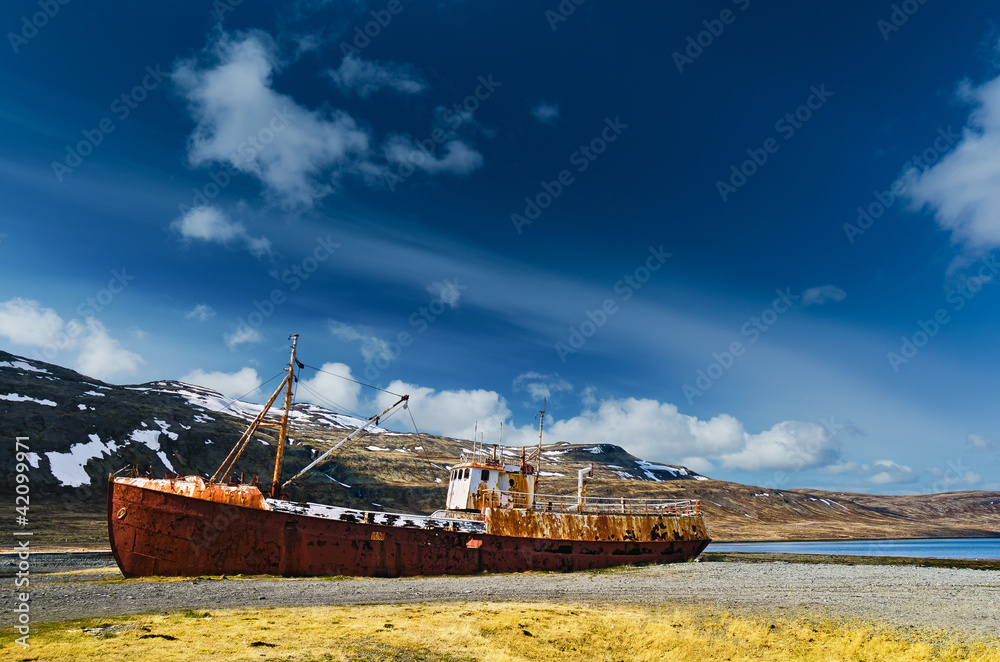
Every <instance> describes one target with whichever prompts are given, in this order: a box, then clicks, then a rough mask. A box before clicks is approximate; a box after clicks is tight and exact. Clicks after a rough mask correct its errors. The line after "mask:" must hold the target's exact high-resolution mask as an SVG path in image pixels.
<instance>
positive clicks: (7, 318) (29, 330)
mask: <svg viewBox="0 0 1000 662" xmlns="http://www.w3.org/2000/svg"><path fill="white" fill-rule="evenodd" d="M64 324H65V323H64V322H63V319H62V317H60V316H59V314H58V313H57V312H56V311H54V310H52V309H51V308H42V306H41V305H40V304H39V303H38V302H37V301H32V300H29V299H22V298H20V297H15V298H13V299H10V300H9V301H4V302H3V303H0V336H4V337H6V338H7V339H8V340H10V341H11V342H13V343H16V344H18V345H27V346H28V347H45V346H47V345H53V344H55V343H56V340H57V338H58V336H59V334H60V333H62V331H63V326H64Z"/></svg>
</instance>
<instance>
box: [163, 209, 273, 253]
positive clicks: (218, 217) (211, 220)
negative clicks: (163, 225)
mask: <svg viewBox="0 0 1000 662" xmlns="http://www.w3.org/2000/svg"><path fill="white" fill-rule="evenodd" d="M170 227H172V228H173V229H174V230H177V231H178V232H180V233H181V236H182V237H184V238H185V239H198V240H201V241H209V242H218V243H221V244H227V243H229V242H230V241H232V240H234V239H237V240H239V241H241V242H243V243H244V244H245V246H246V248H247V250H249V251H250V252H251V253H252V254H253V255H254V256H256V257H260V256H262V255H269V254H270V253H271V241H270V240H269V239H268V238H267V237H252V236H250V234H249V233H248V232H247V229H246V228H245V227H243V224H242V223H238V222H236V221H231V220H229V218H228V217H227V216H226V214H225V213H224V212H223V211H222V210H220V209H218V208H216V207H212V206H204V207H195V208H194V209H190V210H188V211H187V212H186V213H185V214H184V215H183V216H181V217H180V218H178V219H177V220H175V221H174V222H173V223H171V224H170Z"/></svg>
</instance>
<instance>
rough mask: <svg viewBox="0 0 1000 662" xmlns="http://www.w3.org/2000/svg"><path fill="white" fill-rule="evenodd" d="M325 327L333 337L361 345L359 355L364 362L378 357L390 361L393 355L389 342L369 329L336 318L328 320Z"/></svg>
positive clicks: (369, 361) (373, 360)
mask: <svg viewBox="0 0 1000 662" xmlns="http://www.w3.org/2000/svg"><path fill="white" fill-rule="evenodd" d="M327 328H329V329H330V333H331V334H333V337H334V338H337V339H338V340H343V341H344V342H356V343H359V344H360V346H361V356H362V357H363V358H364V360H365V363H373V362H375V361H376V360H378V359H381V360H382V361H383V362H386V361H392V360H393V359H394V358H396V357H395V355H393V353H392V350H391V349H390V347H389V343H388V342H386V341H385V340H382V339H381V338H379V337H378V336H376V335H375V334H374V333H373V332H372V331H371V329H367V328H365V327H360V326H351V325H350V324H344V323H343V322H338V321H337V320H329V322H327Z"/></svg>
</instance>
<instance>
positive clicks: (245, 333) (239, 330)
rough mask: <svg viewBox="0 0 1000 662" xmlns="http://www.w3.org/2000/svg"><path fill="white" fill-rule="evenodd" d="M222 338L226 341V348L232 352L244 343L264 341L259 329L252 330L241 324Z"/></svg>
mask: <svg viewBox="0 0 1000 662" xmlns="http://www.w3.org/2000/svg"><path fill="white" fill-rule="evenodd" d="M222 338H223V340H225V341H226V346H227V347H229V349H231V350H233V349H236V348H237V347H239V346H240V345H242V344H244V343H248V342H250V343H253V342H260V341H261V340H263V339H264V338H263V337H262V336H261V335H260V332H259V331H257V329H254V328H251V327H249V326H247V325H246V324H241V325H239V326H237V327H236V329H235V330H233V331H231V332H230V333H225V334H223V335H222Z"/></svg>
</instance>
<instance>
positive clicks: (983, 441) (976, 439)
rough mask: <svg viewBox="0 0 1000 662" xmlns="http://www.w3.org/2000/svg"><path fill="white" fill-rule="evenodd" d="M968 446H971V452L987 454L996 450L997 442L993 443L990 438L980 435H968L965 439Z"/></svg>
mask: <svg viewBox="0 0 1000 662" xmlns="http://www.w3.org/2000/svg"><path fill="white" fill-rule="evenodd" d="M967 440H968V442H969V445H970V446H972V448H973V450H977V451H981V452H984V453H985V452H989V451H991V450H995V449H996V448H997V442H995V441H993V439H992V438H990V437H985V436H983V435H981V434H970V435H969V436H968V437H967Z"/></svg>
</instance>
